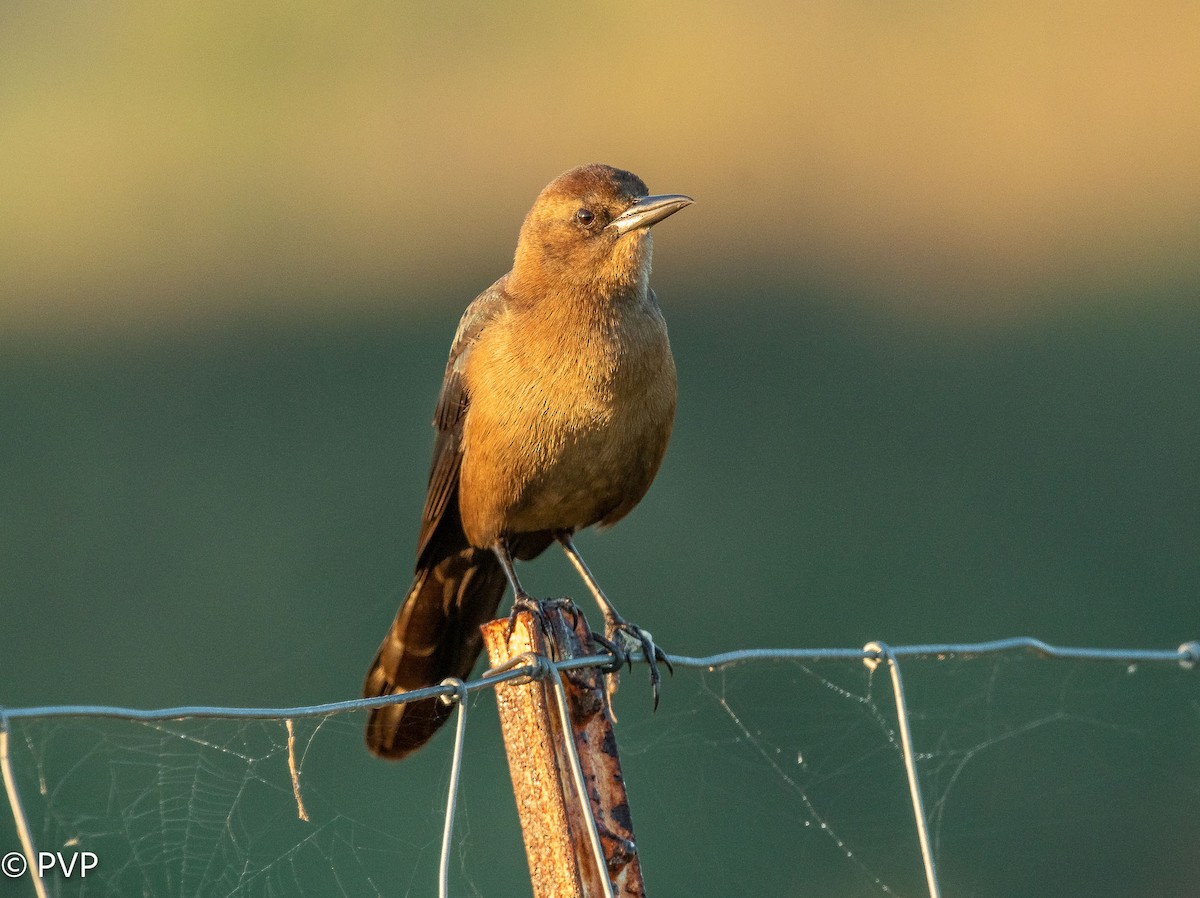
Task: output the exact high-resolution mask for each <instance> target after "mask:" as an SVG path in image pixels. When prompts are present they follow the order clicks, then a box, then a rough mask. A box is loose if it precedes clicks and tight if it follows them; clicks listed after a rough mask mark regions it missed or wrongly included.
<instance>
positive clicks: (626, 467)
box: [363, 165, 692, 758]
mask: <svg viewBox="0 0 1200 898" xmlns="http://www.w3.org/2000/svg"><path fill="white" fill-rule="evenodd" d="M691 202H692V200H691V198H690V197H686V196H682V195H678V194H668V195H662V196H650V195H648V191H647V190H646V185H645V184H644V183H643V182H642V180H641V179H640V178H638V177H637V176H636V175H633V174H631V173H630V172H627V171H621V170H620V169H616V168H612V167H611V166H607V165H585V166H582V167H580V168H576V169H572V170H571V171H568V172H566V173H564V174H562V175H560V176H559V177H557V178H555V179H554V180H553V181H551V182H550V184H548V185H547V186H546V188H545V189H544V190H542V192H541V194H540V195H539V196H538V198H537V201H536V202H535V203H534V204H533V208H532V209H530V211H529V214H528V215H527V216H526V217H525V222H524V224H523V225H522V226H521V233H520V237H519V239H518V241H517V251H516V256H515V258H514V260H513V267H512V270H511V271H510V272H509V273H508V274H506V275H504V276H503V277H501V278H500V279H499V280H498V281H496V283H494V284H492V286H491V287H489V288H488V289H487V290H486V291H484V292H483V293H482V294H480V296H479V297H478V298H477V299H476V300H475V301H474V302H473V303H471V305H470V306H469V307H468V308H467V310H466V312H465V313H464V314H463V316H462V320H461V321H460V322H459V325H458V332H457V333H456V334H455V336H454V343H453V345H452V347H451V349H450V359H449V361H448V362H447V363H446V375H445V380H444V381H443V382H442V390H441V394H440V395H439V397H438V402H437V410H436V412H435V413H434V427H435V428H436V433H437V436H436V440H435V443H434V450H433V465H432V469H431V471H430V475H429V490H428V494H427V496H426V499H425V510H424V514H423V516H422V519H421V533H420V537H419V539H418V543H417V564H416V573H415V576H414V578H413V583H412V587H411V588H410V589H409V592H408V596H407V597H406V598H405V600H404V603H403V604H402V605H401V606H400V610H399V612H398V613H397V614H396V620H395V622H394V623H393V624H392V628H391V631H390V632H389V633H388V635H387V637H386V638H385V639H384V640H383V644H382V645H381V646H380V647H379V653H378V654H377V655H376V657H375V662H374V664H372V666H371V670H370V672H369V673H368V674H367V679H366V683H365V685H364V687H363V693H364V695H365V696H366V697H368V698H374V697H376V696H385V695H391V694H394V693H398V692H404V691H407V690H411V689H417V688H421V687H424V686H431V685H435V684H437V683H440V682H441V681H442V680H443V679H445V678H447V677H459V678H466V676H467V675H468V674H469V673H470V671H471V668H472V666H473V665H474V663H475V659H476V657H477V656H478V655H479V651H480V648H481V646H482V637H481V635H480V631H479V627H480V626H481V625H482V624H483V623H485V622H486V621H488V620H490V619H491V618H492V617H493V616H495V614H496V609H497V607H498V605H499V603H500V599H501V598H502V597H503V595H504V590H505V585H506V582H507V584H508V585H511V586H512V589H513V593H514V595H515V602H516V604H517V605H522V604H527V603H530V602H532V601H533V600H532V599H531V597H530V596H529V595H528V593H526V592H525V590H524V589H523V588H522V587H521V583H520V580H519V579H518V578H517V574H516V571H515V570H514V568H513V558H514V557H515V558H518V559H521V560H528V559H531V558H534V557H535V556H537V555H539V554H541V553H542V551H543V550H545V549H546V547H547V546H549V545H550V543H551V542H554V541H556V540H557V541H558V542H559V543H560V544H561V545H562V547H563V549H564V551H565V552H566V553H567V555H568V557H569V558H570V560H571V561H572V563H573V564H574V565H575V567H576V569H577V570H578V571H579V573H580V575H581V576H582V577H583V578H584V581H585V582H586V583H587V585H588V588H589V589H590V590H591V592H592V594H593V595H594V596H595V597H596V599H597V601H598V602H599V603H600V605H601V608H602V610H603V612H604V618H605V634H606V636H607V637H608V638H609V639H610V640H614V641H621V642H623V643H624V644H626V645H636V646H639V647H641V648H643V649H644V650H645V653H646V657H647V659H648V661H649V662H650V666H651V677H652V680H653V682H654V688H655V694H656V697H657V689H658V669H657V666H656V665H655V663H654V662H655V655H656V648H655V646H654V644H653V642H652V641H651V640H650V638H649V635H648V634H647V633H645V631H643V630H640V629H639V628H637V627H635V626H633V625H632V624H629V623H628V622H626V621H625V620H624V619H623V618H622V617H621V616H620V615H619V614H617V611H616V609H615V608H614V607H613V606H612V603H611V602H609V601H608V599H607V598H606V597H605V596H604V593H603V591H602V590H601V589H600V587H599V585H598V584H597V583H596V581H595V579H594V578H593V577H592V575H591V573H590V572H589V571H588V569H587V566H586V565H585V564H584V563H583V559H582V558H581V557H580V555H579V553H578V551H577V550H576V549H575V546H574V543H573V542H572V536H573V535H574V533H575V532H576V531H578V530H581V529H583V528H585V527H589V526H591V525H593V524H599V525H600V526H602V527H604V526H608V525H611V524H614V523H616V522H617V521H619V520H620V519H621V518H623V517H624V516H625V515H627V514H628V513H629V512H630V511H631V510H632V509H633V507H634V506H635V505H637V503H638V502H639V501H640V500H641V498H642V496H644V495H645V494H646V490H648V489H649V488H650V483H651V481H652V480H653V479H654V475H655V474H656V473H657V471H658V467H659V464H660V463H661V462H662V458H663V453H664V452H665V451H666V448H667V440H668V439H669V438H670V435H671V423H672V420H673V419H674V415H675V362H674V360H673V359H672V357H671V348H670V344H669V343H668V341H667V328H666V323H665V322H664V321H663V316H662V313H661V312H660V311H659V308H658V302H657V300H656V299H655V296H654V291H653V290H651V289H650V257H651V237H650V227H651V226H652V225H654V224H656V223H657V222H660V221H662V220H663V219H664V218H666V217H667V216H669V215H672V214H673V213H675V212H678V211H679V210H680V209H682V208H683V207H684V206H687V205H689V204H690V203H691ZM450 710H451V709H450V708H449V707H447V706H446V705H444V704H443V703H441V702H440V701H439V700H437V699H429V700H423V701H417V702H411V703H407V704H396V705H388V706H385V707H382V708H375V709H373V710H372V711H371V716H370V720H369V722H368V724H367V745H368V747H369V748H370V749H371V751H372V752H374V753H375V754H377V755H380V756H382V757H388V758H402V757H404V756H405V755H407V754H409V753H410V752H412V751H415V750H416V749H418V748H420V747H421V746H422V745H424V744H425V742H426V741H427V740H428V739H429V738H430V736H432V735H433V733H434V731H435V730H436V729H437V728H438V727H439V726H440V725H441V724H442V723H443V722H445V720H446V719H447V717H448V716H449V713H450Z"/></svg>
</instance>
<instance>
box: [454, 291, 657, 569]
mask: <svg viewBox="0 0 1200 898" xmlns="http://www.w3.org/2000/svg"><path fill="white" fill-rule="evenodd" d="M498 323H499V322H498ZM504 324H506V325H507V326H502V327H499V328H489V330H488V332H487V333H486V334H484V335H483V337H481V339H480V341H479V342H478V343H477V344H476V345H475V347H474V348H473V349H472V357H471V358H470V359H469V360H468V363H467V370H466V377H467V385H468V389H469V393H470V407H469V409H468V412H467V416H466V420H465V422H464V433H463V446H464V448H465V451H464V455H463V460H462V469H461V472H460V482H459V502H460V509H461V511H462V516H463V525H464V528H465V530H466V532H467V535H468V537H469V538H470V539H471V541H472V542H473V543H474V544H476V545H489V544H490V543H491V542H493V541H494V540H495V538H496V537H497V536H499V535H501V534H505V533H523V532H535V531H541V530H557V529H569V530H577V529H580V528H582V527H586V526H589V525H591V524H594V523H597V522H600V521H603V522H606V523H611V522H612V521H615V520H616V519H617V518H618V517H621V516H623V515H624V514H625V513H627V512H628V511H629V510H630V509H631V508H632V507H633V506H634V505H635V504H636V503H637V502H638V500H640V499H641V497H642V496H643V495H644V494H645V492H646V490H647V489H648V488H649V486H650V482H651V481H652V480H653V478H654V475H655V473H656V472H657V470H658V466H659V464H660V463H661V461H662V457H663V454H664V452H665V451H666V446H667V440H668V439H669V437H670V432H671V424H672V421H673V419H674V413H675V391H676V386H675V364H674V361H673V359H672V357H671V350H670V345H669V343H668V341H667V334H666V326H665V324H664V323H663V319H662V316H661V314H660V313H659V312H658V310H657V309H656V308H654V307H653V306H649V305H646V306H645V307H639V308H638V309H636V310H634V311H632V312H629V313H627V314H625V315H623V316H621V317H620V318H618V319H617V320H615V321H614V320H601V321H598V322H589V321H579V320H577V319H567V320H563V319H561V318H558V317H556V316H526V317H524V318H522V317H521V316H514V319H513V320H511V321H509V322H504Z"/></svg>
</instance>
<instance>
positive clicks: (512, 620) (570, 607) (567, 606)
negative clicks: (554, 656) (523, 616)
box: [504, 592, 579, 640]
mask: <svg viewBox="0 0 1200 898" xmlns="http://www.w3.org/2000/svg"><path fill="white" fill-rule="evenodd" d="M554 608H562V609H564V610H565V611H566V612H567V613H568V614H570V615H571V619H572V620H573V621H574V620H576V619H577V618H578V616H579V609H578V608H576V607H575V603H574V602H572V601H571V600H570V599H569V598H568V597H566V596H563V597H561V598H557V599H535V598H534V597H533V596H531V595H530V594H529V593H527V592H520V593H517V595H516V597H515V598H513V606H512V611H511V612H509V615H508V628H507V629H506V630H505V631H504V638H505V640H509V639H512V635H513V629H514V628H515V627H516V626H517V615H518V614H520V613H521V612H522V611H528V612H529V613H530V614H532V615H533V619H534V620H536V621H537V622H538V626H540V627H541V628H542V632H543V633H544V634H546V636H547V637H551V633H550V623H549V621H548V620H547V618H546V612H547V611H548V610H550V609H554Z"/></svg>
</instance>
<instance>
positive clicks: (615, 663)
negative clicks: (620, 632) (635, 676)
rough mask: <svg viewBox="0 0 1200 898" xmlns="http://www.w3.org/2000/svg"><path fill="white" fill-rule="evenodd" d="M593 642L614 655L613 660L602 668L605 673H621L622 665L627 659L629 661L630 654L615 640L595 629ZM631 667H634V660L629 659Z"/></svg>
mask: <svg viewBox="0 0 1200 898" xmlns="http://www.w3.org/2000/svg"><path fill="white" fill-rule="evenodd" d="M592 642H595V643H597V644H598V645H599V646H600V647H601V648H603V649H604V650H605V651H606V652H608V653H609V654H610V655H612V661H610V662H609V663H608V664H606V665H605V666H604V667H602V668H600V670H602V671H604V673H620V672H621V665H623V664H624V663H625V662H626V661H629V654H628V653H627V652H626V651H625V650H624V649H622V648H621V647H620V646H619V645H617V644H616V643H615V642H613V641H611V640H610V639H608V638H607V637H605V636H601V635H600V634H599V633H596V632H594V631H593V633H592ZM629 667H630V669H631V670H632V669H633V662H632V661H629Z"/></svg>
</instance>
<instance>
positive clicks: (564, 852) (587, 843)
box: [483, 603, 645, 898]
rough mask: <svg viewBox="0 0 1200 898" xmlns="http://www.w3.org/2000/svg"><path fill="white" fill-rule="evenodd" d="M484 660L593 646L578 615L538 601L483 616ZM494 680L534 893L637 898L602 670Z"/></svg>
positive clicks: (582, 651) (640, 897)
mask: <svg viewBox="0 0 1200 898" xmlns="http://www.w3.org/2000/svg"><path fill="white" fill-rule="evenodd" d="M483 630H484V641H485V643H486V645H487V650H488V656H489V658H490V659H491V662H492V665H493V667H494V668H495V667H501V666H505V665H509V664H512V663H520V662H521V661H525V662H526V663H528V661H530V660H532V658H533V657H534V656H537V657H541V658H546V659H550V660H552V661H561V660H567V659H571V658H578V657H586V656H589V655H594V654H596V651H595V649H593V647H592V644H591V634H590V630H589V628H588V625H587V621H586V620H584V618H583V615H582V614H580V613H579V612H578V611H577V610H575V609H574V608H573V607H572V606H570V605H568V604H567V603H546V604H545V606H544V615H543V616H542V618H541V620H539V619H538V618H537V616H535V615H534V614H532V613H531V612H527V611H521V612H520V613H519V614H518V615H517V617H516V620H515V621H514V624H513V627H512V632H511V636H510V634H509V623H508V621H507V620H500V621H492V622H491V623H489V624H486V625H485V626H484V628H483ZM541 672H542V676H540V677H538V678H536V679H531V680H527V681H518V682H512V683H504V684H501V685H499V686H497V687H496V700H497V702H498V704H499V707H500V722H501V726H502V728H503V732H504V745H505V749H506V751H507V753H508V765H509V771H510V773H511V775H512V781H513V791H514V794H515V796H516V800H517V811H518V813H519V815H520V818H521V830H522V833H523V835H524V839H525V852H526V854H527V856H528V859H529V873H530V877H531V879H532V881H533V894H534V898H598V896H607V895H612V896H617V898H644V896H645V889H644V886H643V883H642V872H641V865H640V863H639V862H638V857H637V845H636V843H635V841H634V835H633V824H632V820H631V818H630V813H629V804H628V800H627V797H626V793H625V781H624V779H623V777H622V775H621V762H620V759H619V757H618V756H617V742H616V737H615V736H614V734H613V720H612V716H611V714H610V711H609V705H608V701H607V697H606V693H605V684H604V673H603V672H602V671H600V670H598V669H596V668H594V667H589V668H584V669H579V670H572V671H564V672H562V673H561V674H560V673H559V672H558V671H557V670H554V669H553V668H552V667H549V666H543V667H542V669H541Z"/></svg>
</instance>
